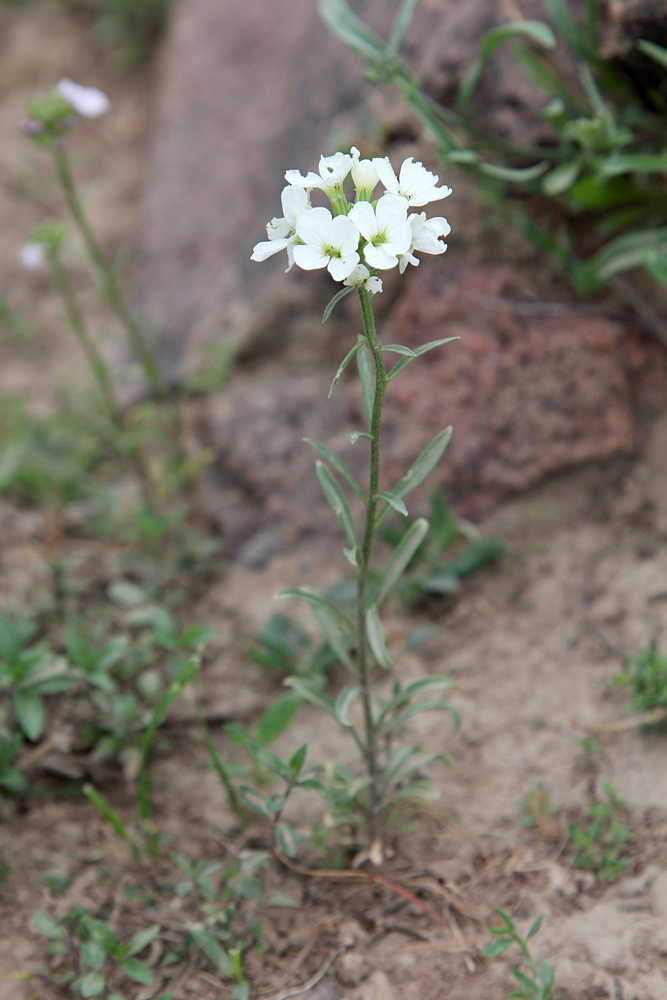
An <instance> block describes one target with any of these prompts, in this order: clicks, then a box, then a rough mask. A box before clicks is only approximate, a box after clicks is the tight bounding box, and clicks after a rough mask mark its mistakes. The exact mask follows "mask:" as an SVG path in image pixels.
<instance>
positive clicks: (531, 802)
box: [517, 781, 561, 840]
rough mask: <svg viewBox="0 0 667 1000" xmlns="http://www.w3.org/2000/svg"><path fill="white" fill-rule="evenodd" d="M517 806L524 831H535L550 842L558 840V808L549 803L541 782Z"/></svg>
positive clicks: (549, 800)
mask: <svg viewBox="0 0 667 1000" xmlns="http://www.w3.org/2000/svg"><path fill="white" fill-rule="evenodd" d="M517 805H518V806H519V809H520V810H521V813H522V819H521V826H522V827H524V829H527V830H531V829H537V830H539V832H540V833H541V834H542V835H543V836H545V837H547V838H548V839H550V840H556V839H558V837H559V836H560V832H561V828H560V824H559V821H558V816H559V813H560V807H559V806H557V805H554V803H553V802H552V801H551V798H550V796H549V793H548V792H547V790H546V788H545V787H544V783H543V782H541V781H538V782H537V784H536V785H535V787H534V788H531V789H530V791H529V792H527V793H526V795H525V796H524V798H523V799H521V800H520V801H519V802H518V803H517Z"/></svg>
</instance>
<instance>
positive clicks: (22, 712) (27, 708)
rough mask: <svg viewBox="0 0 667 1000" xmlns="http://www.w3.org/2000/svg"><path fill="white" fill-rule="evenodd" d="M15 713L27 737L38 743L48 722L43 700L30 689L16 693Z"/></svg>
mask: <svg viewBox="0 0 667 1000" xmlns="http://www.w3.org/2000/svg"><path fill="white" fill-rule="evenodd" d="M14 712H15V714H16V718H17V720H18V724H19V726H20V727H21V729H22V730H23V732H24V733H25V735H26V736H27V737H28V739H29V740H32V742H33V743H36V742H37V740H38V739H39V737H40V736H41V735H42V732H43V731H44V723H45V721H46V713H45V711H44V703H43V702H42V699H41V698H40V697H39V695H38V694H37V693H36V692H35V691H31V690H30V689H27V690H21V689H19V690H17V691H14Z"/></svg>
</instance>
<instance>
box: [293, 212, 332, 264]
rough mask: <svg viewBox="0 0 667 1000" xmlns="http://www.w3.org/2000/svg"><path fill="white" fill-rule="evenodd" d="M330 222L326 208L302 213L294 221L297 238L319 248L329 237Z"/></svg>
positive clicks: (329, 215) (330, 217)
mask: <svg viewBox="0 0 667 1000" xmlns="http://www.w3.org/2000/svg"><path fill="white" fill-rule="evenodd" d="M331 221H332V216H331V212H330V211H329V209H328V208H313V209H311V210H310V211H309V212H302V213H301V215H300V216H299V218H298V219H297V220H296V233H297V236H299V237H300V238H301V239H302V240H303V241H304V243H313V244H315V245H316V246H320V247H321V246H323V244H324V243H325V242H326V241H327V239H328V237H329V227H330V226H331ZM298 263H299V261H298V260H297V264H298Z"/></svg>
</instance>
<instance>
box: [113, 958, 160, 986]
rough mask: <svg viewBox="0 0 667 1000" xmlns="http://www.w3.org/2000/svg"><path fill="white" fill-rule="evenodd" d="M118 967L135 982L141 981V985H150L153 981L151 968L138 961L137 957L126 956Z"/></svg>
mask: <svg viewBox="0 0 667 1000" xmlns="http://www.w3.org/2000/svg"><path fill="white" fill-rule="evenodd" d="M120 967H121V969H122V970H123V972H124V973H125V975H126V976H129V977H130V979H133V980H134V981H135V983H141V985H142V986H150V985H151V984H152V982H153V977H152V976H151V970H150V969H149V968H148V966H147V965H144V963H143V962H140V961H139V959H138V958H126V959H124V961H122V962H121V963H120Z"/></svg>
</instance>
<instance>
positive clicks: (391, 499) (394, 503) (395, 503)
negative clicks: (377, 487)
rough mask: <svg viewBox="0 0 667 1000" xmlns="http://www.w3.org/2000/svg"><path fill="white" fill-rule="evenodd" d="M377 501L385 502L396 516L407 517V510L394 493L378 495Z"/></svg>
mask: <svg viewBox="0 0 667 1000" xmlns="http://www.w3.org/2000/svg"><path fill="white" fill-rule="evenodd" d="M378 500H386V501H387V503H388V504H389V506H390V507H392V508H393V510H395V511H396V513H397V514H402V515H403V517H407V516H408V508H407V507H406V506H405V504H404V503H403V501H402V500H401V498H400V497H397V496H396V495H395V494H394V493H378Z"/></svg>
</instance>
